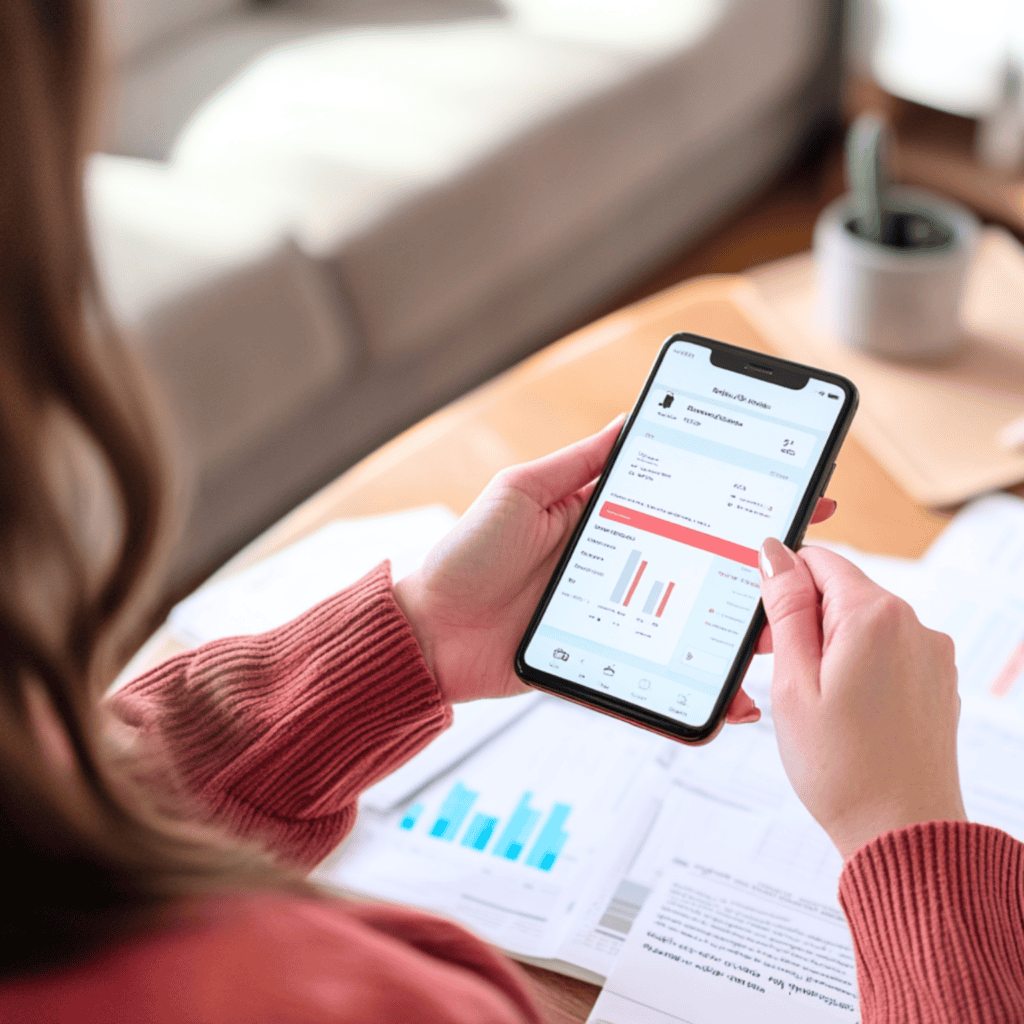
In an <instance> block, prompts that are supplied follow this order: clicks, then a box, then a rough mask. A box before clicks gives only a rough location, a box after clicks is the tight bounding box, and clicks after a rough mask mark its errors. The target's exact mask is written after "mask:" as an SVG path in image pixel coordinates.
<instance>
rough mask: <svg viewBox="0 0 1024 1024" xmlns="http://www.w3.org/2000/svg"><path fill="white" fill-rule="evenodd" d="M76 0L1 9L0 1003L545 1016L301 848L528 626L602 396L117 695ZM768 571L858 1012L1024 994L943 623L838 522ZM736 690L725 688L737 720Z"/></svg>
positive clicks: (78, 1016) (103, 374)
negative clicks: (433, 541) (419, 554)
mask: <svg viewBox="0 0 1024 1024" xmlns="http://www.w3.org/2000/svg"><path fill="white" fill-rule="evenodd" d="M88 14H89V12H88V7H87V4H86V3H84V2H81V0H79V2H72V0H67V2H63V3H58V2H50V3H43V2H31V0H8V3H6V4H3V5H0V53H2V55H3V59H2V60H0V83H2V90H0V95H2V96H3V103H0V143H2V144H0V162H2V163H0V210H2V214H3V217H2V221H0V223H2V225H3V227H2V231H0V239H2V241H0V246H2V249H0V279H2V280H0V284H2V287H0V374H2V380H0V562H2V565H0V569H2V572H0V695H2V700H0V732H2V739H0V815H2V825H0V852H2V855H3V862H4V863H5V865H6V867H7V873H6V879H7V883H8V893H9V895H8V900H7V901H6V904H5V908H4V914H3V916H2V918H0V920H2V924H0V969H2V972H3V975H2V978H0V1020H4V1021H47V1022H50V1021H55V1020H75V1021H83V1022H93V1021H96V1022H99V1021H104V1022H109V1021H120V1020H127V1019H132V1020H140V1021H143V1020H144V1021H147V1022H167V1024H171V1022H175V1024H177V1022H185V1021H189V1022H191V1021H203V1022H217V1024H222V1022H235V1021H238V1022H243V1021H244V1022H247V1024H248V1022H252V1021H303V1022H320V1021H324V1022H326V1021H332V1022H354V1021H360V1022H367V1021H369V1022H375V1021H381V1022H383V1021H396V1022H398V1021H400V1022H405V1021H417V1022H428V1024H433V1022H437V1024H456V1022H470V1021H472V1022H490V1021H493V1022H496V1024H497V1022H500V1024H512V1022H528V1021H529V1022H533V1021H539V1020H540V1019H541V1017H540V1013H539V1011H538V1009H537V1007H536V1005H535V1003H534V1002H533V999H532V997H531V995H530V992H529V988H528V984H527V982H526V981H525V979H524V977H523V975H522V974H521V973H520V972H519V971H518V970H517V969H516V968H515V967H514V966H513V965H512V964H510V963H509V962H507V961H505V960H504V959H503V958H502V957H500V956H499V955H497V954H496V953H495V952H494V951H493V950H491V949H489V948H488V947H487V946H485V945H483V944H482V943H480V942H478V941H477V940H476V939H474V938H473V937H471V936H470V935H468V934H467V933H465V932H463V931H462V930H461V929H459V928H457V927H455V926H453V925H451V924H449V923H447V922H444V921H439V920H436V919H433V918H430V917H427V916H425V915H422V914H419V913H414V912H411V911H405V910H401V909H397V908H393V907H380V906H366V905H363V904H349V903H347V902H342V901H337V900H332V899H329V898H327V897H325V896H323V895H322V894H320V893H318V892H317V891H316V890H315V889H314V888H313V887H312V886H310V885H309V884H308V883H306V882H305V881H304V880H303V878H302V875H301V872H300V870H299V868H300V867H301V866H308V865H310V864H312V863H314V862H315V861H316V860H317V859H318V858H319V857H321V856H322V855H323V854H324V853H326V852H327V851H328V850H329V849H330V848H331V847H332V846H334V845H335V844H336V843H337V842H338V841H339V840H340V839H341V838H342V836H343V835H344V834H345V832H346V831H347V830H348V829H349V828H350V827H351V824H352V821H353V818H354V815H355V806H356V803H355V801H356V797H357V795H358V793H359V791H360V790H361V789H362V788H364V787H365V786H367V785H368V784H370V783H371V782H373V781H374V780H375V779H377V778H379V777H380V776H381V775H383V774H384V773H386V772H387V771H389V770H390V769H391V768H393V767H394V766H396V765H397V764H399V763H400V762H401V761H403V760H404V759H406V758H407V757H409V756H410V755H411V754H413V753H414V752H415V751H416V750H418V749H420V748H421V747H422V746H423V745H425V744H426V743H428V742H429V741H430V739H431V738H432V737H434V736H435V735H437V734H438V733H439V732H440V731H441V730H443V729H444V727H445V726H446V724H447V723H448V722H449V720H450V705H451V703H452V702H453V701H458V700H466V699H471V698H474V697H482V696H497V695H500V694H502V693H509V692H514V691H515V690H517V689H518V688H519V684H518V682H517V681H516V680H515V678H514V677H513V675H512V673H511V668H510V666H511V661H512V650H513V647H514V644H515V641H516V640H517V639H518V637H519V635H520V633H521V631H522V629H523V627H524V625H525V623H526V621H527V618H528V615H529V612H530V611H531V610H532V608H533V606H534V604H535V602H536V601H537V599H538V597H539V595H540V593H541V590H542V588H543V585H544V583H545V581H546V579H547V577H548V576H549V574H550V572H551V570H552V568H553V565H554V562H555V560H556V559H557V557H558V553H559V551H560V549H561V547H562V545H563V543H564V542H565V540H566V538H567V536H568V534H569V532H570V531H571V529H572V527H573V524H574V523H575V521H576V519H577V518H578V516H579V513H580V510H581V508H582V506H583V504H584V502H585V500H586V497H587V494H588V493H589V487H590V486H591V484H592V481H593V479H594V477H595V476H596V475H597V473H598V471H599V469H600V467H601V465H602V464H603V462H604V460H605V458H606V457H607V454H608V452H609V450H610V448H611V445H612V443H613V441H614V437H615V434H616V432H617V430H618V426H619V424H618V422H616V423H613V424H610V425H609V427H608V428H606V430H604V431H603V432H602V433H600V434H598V435H596V436H595V437H592V438H590V439H588V440H586V441H583V442H580V443H579V444H577V445H574V446H572V447H570V448H568V449H565V450H564V451H562V452H558V453H556V454H554V455H552V456H549V457H548V458H546V459H542V460H539V461H538V462H536V463H532V464H530V465H527V466H521V467H517V468H515V469H512V470H509V471H506V472H505V473H502V474H499V476H498V477H497V478H496V479H495V481H494V482H493V483H492V484H491V485H490V486H489V487H488V488H487V490H486V491H485V492H484V493H483V494H482V495H481V497H480V498H479V499H478V501H477V502H476V503H475V504H474V506H473V508H472V509H471V510H470V512H469V513H467V515H466V516H465V517H463V519H462V520H461V521H460V523H459V525H458V526H457V527H456V528H455V530H454V531H453V532H452V534H451V535H450V536H449V537H448V538H447V539H446V540H445V541H443V542H442V543H441V544H440V545H439V546H438V547H437V548H436V549H435V550H434V552H433V553H432V554H431V556H430V558H429V559H428V561H427V564H426V566H425V567H424V568H423V569H422V570H421V571H420V572H418V573H416V574H414V575H413V576H411V577H409V578H407V579H406V580H403V581H401V583H399V584H398V585H397V586H394V587H393V586H392V585H391V582H390V578H389V570H388V567H387V565H383V566H381V567H379V568H378V569H376V570H374V571H373V572H371V573H370V574H369V575H368V576H366V577H365V578H364V579H363V580H361V581H360V582H358V583H357V584H355V585H354V586H353V587H350V588H348V589H347V590H345V591H343V592H342V593H340V594H338V595H336V596H335V597H334V598H332V599H330V600H328V601H326V602H324V603H323V604H321V605H320V606H318V607H317V608H315V609H313V610H312V611H311V612H310V613H308V614H307V615H304V616H302V617H301V618H300V619H298V620H296V621H295V622H294V623H291V624H289V625H287V626H285V627H282V628H281V629H278V630H275V631H273V632H271V633H267V634H264V635H261V636H258V637H250V638H236V639H233V640H224V641H219V642H217V643H213V644H209V645H207V646H206V647H203V648H201V649H199V650H197V651H194V652H191V653H189V654H187V655H183V656H181V657H179V658H176V659H173V660H172V661H170V662H168V663H167V664H165V665H163V666H161V667H159V668H158V669H156V670H154V671H153V672H151V673H149V674H148V675H146V676H144V677H143V678H141V679H140V680H138V681H136V682H135V683H133V684H132V685H131V686H129V687H128V688H126V689H125V690H124V691H122V692H121V693H120V694H119V695H118V697H117V698H116V699H115V700H114V701H113V702H111V703H110V704H104V703H103V702H102V700H101V694H102V692H103V690H104V687H105V684H106V683H107V681H108V679H109V671H108V670H107V667H106V666H108V665H109V663H110V655H111V651H112V650H113V647H114V644H115V642H116V640H117V637H118V636H119V635H121V634H120V633H119V630H123V629H124V628H125V615H126V609H128V608H129V606H130V605H131V604H133V602H134V600H135V599H134V598H133V596H132V595H133V594H135V593H136V592H137V588H138V584H139V581H140V579H141V578H142V570H143V566H144V564H145V561H146V557H147V554H148V553H149V552H150V550H151V549H152V547H153V544H154V542H155V539H156V537H157V533H158V530H157V524H158V515H157V512H158V507H159V503H158V500H157V496H158V487H157V484H158V481H157V479H156V476H155V474H154V472H153V467H152V464H151V458H150V455H149V453H150V452H151V451H152V450H153V441H152V437H151V435H150V433H149V431H148V429H147V427H146V419H145V416H144V415H143V413H142V411H141V410H139V409H138V408H135V407H134V405H133V404H132V403H131V401H130V399H131V396H133V395H135V394H137V393H138V389H137V386H136V385H135V384H134V383H133V381H132V380H131V377H130V374H129V372H128V370H127V369H126V367H125V366H124V365H123V363H122V362H121V361H119V360H118V359H117V357H116V350H113V349H112V348H111V347H110V346H104V345H101V344H100V343H99V342H98V341H96V340H95V339H96V337H97V336H98V334H99V332H98V331H97V330H96V327H97V325H98V324H100V323H101V322H102V318H101V317H100V315H99V306H98V303H97V302H96V301H95V297H94V293H93V290H92V288H91V286H90V282H91V277H90V274H89V264H88V259H87V256H86V251H87V250H86V241H85V229H84V217H83V211H82V200H81V177H82V166H83V159H84V154H85V151H86V147H87V145H88V139H87V138H86V133H85V125H86V124H87V120H88V110H87V108H86V106H85V102H84V100H83V97H84V96H86V95H88V94H89V88H88V87H89V81H88V79H89V66H90V64H89V52H88V47H87V39H88V34H87V29H88V21H89V19H88ZM83 467H84V468H83ZM101 498H105V499H107V500H106V503H105V504H104V503H103V502H102V501H100V499H101ZM96 501H100V513H102V514H97V515H96V516H90V515H89V514H88V511H89V506H90V503H95V502H96ZM827 511H828V509H823V510H822V512H823V514H827ZM94 519H97V520H98V521H100V522H101V523H108V522H116V523H118V524H119V528H118V535H117V536H116V538H115V539H114V541H112V542H109V538H107V537H105V535H104V534H103V533H102V531H99V532H97V531H93V530H91V529H88V528H87V527H86V525H84V524H88V523H90V522H92V521H93V520H94ZM762 573H763V588H764V598H765V604H766V607H767V609H768V616H769V621H770V624H771V628H770V632H768V633H766V636H765V638H764V641H763V646H764V648H765V649H770V647H771V646H772V644H773V643H774V648H775V652H776V678H775V682H774V690H773V708H774V710H775V715H776V720H777V724H778V731H779V738H780V744H781V746H782V751H783V758H784V761H785V764H786V768H787V771H788V772H789V774H790V777H791V779H792V780H793V784H794V786H795V787H796V789H797V792H798V793H799V794H800V796H801V798H802V799H803V800H804V801H805V802H806V803H807V805H808V807H809V808H810V809H811V811H812V813H814V814H815V816H816V817H817V818H818V820H819V821H820V822H821V823H822V825H823V826H824V827H825V828H826V829H827V830H828V831H829V834H830V835H831V836H832V837H833V839H834V840H835V841H836V843H837V845H838V846H839V848H840V850H841V851H842V852H843V854H844V856H846V857H847V858H848V864H847V867H846V869H845V871H844V874H843V879H842V883H841V896H842V899H843V904H844V907H845V908H846V911H847V914H848V916H849V919H850V922H851V927H852V930H853V934H854V940H855V944H856V947H857V954H858V963H859V968H860V979H861V998H862V1005H863V1009H864V1018H865V1020H869V1021H883V1020H884V1021H890V1020H891V1021H897V1020H900V1021H906V1020H919V1021H953V1020H957V1021H994V1020H1009V1019H1024V982H1022V979H1024V921H1022V917H1021V913H1022V912H1021V906H1022V891H1024V881H1022V879H1024V874H1022V872H1024V868H1022V865H1024V859H1022V857H1021V846H1020V845H1019V844H1017V843H1015V842H1014V841H1013V840H1011V839H1009V837H1007V836H1005V835H1004V834H1003V833H1000V832H998V831H996V830H994V829H986V828H982V827H979V826H973V825H969V824H967V823H966V822H965V821H964V820H963V807H962V803H961V800H960V793H959V784H958V781H957V773H956V749H955V729H956V718H957V713H958V705H957V697H956V687H955V682H956V679H955V669H954V667H953V660H952V651H951V649H950V644H949V642H948V639H947V638H944V637H941V636H940V635H939V634H935V633H931V632H930V631H928V630H925V629H924V628H923V627H921V626H920V625H919V624H918V623H917V621H916V619H915V618H914V616H913V614H912V613H911V612H910V611H909V609H908V608H907V607H906V606H905V605H902V604H900V603H899V602H897V601H895V599H893V598H892V597H891V596H889V595H887V594H885V593H884V592H883V591H881V590H879V589H878V588H877V587H875V586H874V585H873V584H871V583H870V582H869V581H868V580H867V579H865V578H864V577H863V576H862V575H861V574H860V573H858V572H857V570H856V569H854V568H853V567H852V566H850V565H849V564H848V563H846V562H844V561H843V560H842V559H840V558H838V557H837V556H834V555H831V554H829V553H827V552H822V551H814V550H809V551H807V552H804V553H802V554H801V555H800V556H795V555H793V554H792V553H791V552H789V551H787V550H786V549H785V548H783V547H782V546H781V545H779V544H777V543H774V542H769V543H768V544H766V546H765V549H764V552H763V560H762ZM757 716H758V711H757V709H756V708H754V706H753V703H752V702H751V701H750V699H749V698H748V697H747V696H746V695H745V694H743V693H742V692H741V693H740V695H739V696H738V697H737V699H736V700H735V701H734V703H733V706H732V708H731V709H730V713H729V718H730V720H731V721H733V722H741V721H753V720H756V718H757ZM239 837H241V838H239Z"/></svg>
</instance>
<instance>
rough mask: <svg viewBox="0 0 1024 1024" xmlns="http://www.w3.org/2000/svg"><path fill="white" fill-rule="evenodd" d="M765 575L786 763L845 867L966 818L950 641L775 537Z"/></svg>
mask: <svg viewBox="0 0 1024 1024" xmlns="http://www.w3.org/2000/svg"><path fill="white" fill-rule="evenodd" d="M761 576H762V579H761V595H762V598H763V599H764V606H765V611H766V612H767V615H768V623H769V630H766V633H765V636H764V637H762V645H761V648H760V650H762V651H767V650H771V649H772V648H774V651H775V672H774V676H773V679H772V715H773V717H774V719H775V727H776V731H777V733H778V738H779V749H780V751H781V753H782V762H783V764H784V765H785V768H786V773H787V774H788V775H789V779H790V781H791V782H792V783H793V788H794V789H795V790H796V792H797V795H798V796H799V797H800V799H801V800H802V801H803V802H804V804H805V805H806V806H807V809H808V810H809V811H810V812H811V814H813V815H814V817H815V818H816V819H817V820H818V822H819V823H820V824H821V825H822V827H823V828H824V829H825V831H826V832H828V834H829V835H830V836H831V837H832V841H833V842H834V843H835V844H836V846H837V847H838V849H839V852H840V853H841V854H842V855H843V857H844V859H845V858H848V857H850V856H851V855H852V854H853V852H854V851H855V850H856V849H857V848H858V847H860V846H861V845H863V844H864V843H866V842H867V841H868V840H870V839H873V838H874V837H875V836H877V835H880V834H881V833H883V832H888V831H890V830H892V829H896V828H902V827H903V826H905V825H910V824H913V823H914V822H918V821H934V820H939V821H949V820H954V821H966V820H967V819H966V814H965V813H964V805H963V799H962V797H961V795H960V778H959V773H958V771H957V757H956V732H957V722H958V720H959V716H960V698H959V696H958V695H957V673H956V666H955V664H954V662H953V641H952V640H950V638H949V637H948V636H946V634H945V633H936V632H935V631H933V630H931V629H926V628H925V627H924V626H922V625H921V623H920V622H918V621H917V617H916V616H915V615H914V612H913V609H912V608H911V607H910V606H909V605H908V604H907V603H906V602H905V601H901V600H900V599H899V598H897V597H894V596H893V595H892V594H890V593H888V592H887V591H885V590H883V589H882V588H881V587H879V586H877V585H876V584H874V583H872V582H871V580H869V579H868V578H867V577H866V576H865V575H864V574H863V573H862V572H861V571H860V570H859V569H857V568H856V567H855V566H853V565H851V564H850V563H849V562H848V561H847V560H846V559H845V558H841V557H840V556H839V555H837V554H835V553H833V552H831V551H827V550H825V549H823V548H813V547H811V548H804V549H803V550H802V551H801V552H800V554H799V555H794V554H793V552H791V551H789V549H788V548H785V547H783V545H782V544H780V543H779V542H778V541H776V540H769V541H766V542H765V545H764V547H763V548H762V549H761ZM819 602H820V605H819Z"/></svg>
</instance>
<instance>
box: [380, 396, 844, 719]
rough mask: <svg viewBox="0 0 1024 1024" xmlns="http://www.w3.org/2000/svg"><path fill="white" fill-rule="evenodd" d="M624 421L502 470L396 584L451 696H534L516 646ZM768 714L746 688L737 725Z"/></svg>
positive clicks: (823, 512) (828, 506)
mask: <svg viewBox="0 0 1024 1024" xmlns="http://www.w3.org/2000/svg"><path fill="white" fill-rule="evenodd" d="M622 422H623V417H621V416H620V417H618V418H617V419H615V420H613V421H612V422H611V423H609V424H608V426H607V427H605V428H604V430H602V431H601V432H600V433H598V434H595V435H593V437H588V438H586V439H585V440H583V441H579V442H577V443H576V444H573V445H569V447H568V448H563V449H562V450H561V451H557V452H555V453H553V454H552V455H548V456H545V457H544V458H542V459H537V460H536V461H535V462H528V463H525V464H524V465H521V466H512V467H511V468H509V469H505V470H502V471H501V472H500V473H499V474H498V475H497V476H496V477H495V478H494V479H493V480H492V481H491V482H490V484H488V485H487V487H486V488H485V490H484V491H483V493H482V494H481V495H480V497H479V498H477V500H476V501H475V502H474V503H473V505H472V506H471V507H470V509H469V510H468V511H467V512H466V514H465V515H464V516H463V517H462V518H461V519H460V520H459V522H458V523H457V524H456V525H455V527H454V528H453V529H452V531H451V533H449V534H448V536H447V537H445V538H444V539H443V540H442V541H441V542H440V543H439V544H438V545H437V546H436V547H435V548H434V549H433V551H431V552H430V554H429V555H428V556H427V560H426V562H425V563H424V565H423V567H422V568H421V569H420V570H419V571H417V572H415V573H413V574H412V575H411V576H407V577H406V578H405V579H403V580H400V581H399V582H398V583H397V584H396V585H395V598H396V599H397V601H398V603H399V605H400V606H401V608H402V611H403V612H405V615H406V617H407V618H408V620H409V622H410V624H411V625H412V628H413V632H414V633H415V634H416V637H417V639H418V640H419V642H420V646H421V647H422V648H423V653H424V656H425V657H426V659H427V664H428V665H429V666H430V668H431V671H432V672H433V673H434V675H435V677H436V678H437V681H438V682H439V683H440V685H441V689H442V690H443V691H444V693H445V696H446V697H447V698H448V700H450V701H452V702H457V701H464V700H475V699H477V698H479V697H504V696H508V695H510V694H514V693H522V692H524V691H525V690H526V687H524V686H523V684H522V683H521V682H520V681H519V679H518V678H517V677H516V674H515V671H514V669H513V667H512V660H513V657H514V656H515V650H516V647H517V646H518V644H519V641H520V640H521V639H522V636H523V633H524V632H525V631H526V627H527V624H528V623H529V621H530V616H531V615H532V614H533V612H534V609H535V608H536V607H537V603H538V602H539V601H540V598H541V595H542V594H543V593H544V588H545V586H547V583H548V580H549V579H550V578H551V574H552V573H553V572H554V569H555V565H556V564H557V562H558V559H559V556H560V555H561V553H562V549H563V548H564V547H565V544H566V542H567V541H568V539H569V537H570V536H571V534H572V531H573V530H574V529H575V527H576V524H577V522H578V521H579V517H580V514H581V513H582V511H583V509H584V507H585V505H586V503H587V500H588V499H589V498H590V495H591V492H592V490H593V486H594V481H595V480H596V478H597V477H598V476H600V474H601V471H602V470H603V469H604V465H605V463H606V462H607V461H608V456H609V454H610V453H611V450H612V447H613V446H614V444H615V439H616V438H617V437H618V435H619V431H620V430H621V429H622ZM834 509H835V502H832V501H823V502H822V503H821V504H820V505H819V508H818V511H817V513H816V515H815V521H819V520H820V519H826V518H828V516H830V515H831V514H832V512H833V511H834ZM760 714H761V713H760V711H758V709H757V708H756V707H755V706H754V702H753V701H752V700H751V699H750V698H749V697H748V696H747V694H746V693H744V692H743V691H742V690H740V691H739V692H738V693H737V695H736V697H735V699H734V700H733V702H732V704H731V705H730V708H729V715H728V720H729V721H732V722H740V721H742V722H748V721H750V722H754V721H757V719H758V718H759V717H760Z"/></svg>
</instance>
